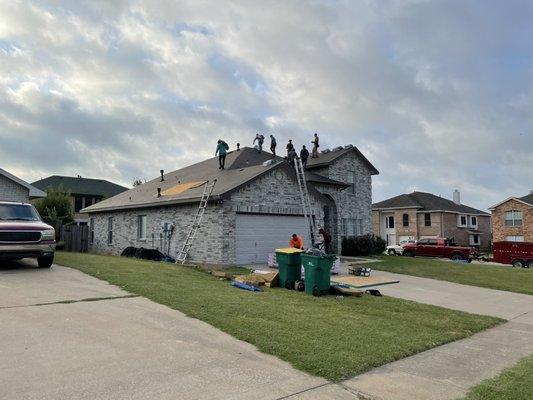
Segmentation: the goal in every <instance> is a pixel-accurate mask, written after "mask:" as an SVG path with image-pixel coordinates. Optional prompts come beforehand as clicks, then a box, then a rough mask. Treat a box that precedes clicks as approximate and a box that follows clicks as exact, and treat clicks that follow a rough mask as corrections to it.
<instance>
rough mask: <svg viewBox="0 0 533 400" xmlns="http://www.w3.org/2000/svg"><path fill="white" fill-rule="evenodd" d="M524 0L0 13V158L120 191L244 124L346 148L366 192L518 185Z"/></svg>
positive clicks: (527, 133)
mask: <svg viewBox="0 0 533 400" xmlns="http://www.w3.org/2000/svg"><path fill="white" fill-rule="evenodd" d="M532 17H533V7H532V6H531V4H530V2H526V1H509V2H505V3H502V2H497V1H486V2H482V3H481V2H477V1H447V2H440V1H425V0H410V1H395V0H390V1H383V2H373V1H367V2H363V1H362V2H352V1H336V2H330V1H318V0H317V1H313V2H308V1H303V0H302V1H293V2H279V1H267V2H261V3H254V2H247V1H228V2H223V3H222V2H211V1H183V2H174V1H163V2H157V3H154V2H150V1H140V0H139V1H134V0H131V1H126V0H124V1H113V2H107V1H101V2H74V3H73V2H70V1H60V2H57V1H53V2H52V1H50V2H48V1H39V2H37V1H35V2H33V1H20V2H4V3H2V4H0V160H2V167H3V168H6V169H8V170H10V171H12V172H14V173H16V174H18V175H20V176H21V177H23V178H25V179H27V180H30V181H31V180H33V179H38V178H40V177H43V176H46V175H48V174H55V173H58V174H70V175H72V174H77V173H79V174H81V175H84V176H94V177H103V178H107V179H111V180H115V181H117V182H120V183H124V184H128V183H130V182H131V180H132V179H133V177H144V178H151V177H153V176H156V175H157V173H158V170H159V169H161V168H163V169H165V170H171V169H175V168H179V167H181V166H184V165H187V164H189V163H192V162H196V161H198V160H200V159H202V158H205V157H208V156H211V155H212V154H213V152H214V149H213V147H214V146H213V143H215V141H216V139H218V138H219V137H223V138H225V139H226V140H227V141H228V142H229V143H232V144H234V143H236V142H240V143H242V144H243V145H249V144H251V141H252V139H253V136H254V134H255V132H257V131H263V132H268V133H270V132H274V133H275V134H276V135H277V137H278V141H280V142H283V141H285V140H286V139H288V138H289V137H290V138H292V139H293V140H295V141H296V142H297V143H305V142H309V141H310V135H311V134H312V133H313V132H315V131H317V132H319V133H320V134H321V137H322V141H323V143H324V145H327V146H336V145H339V144H347V143H354V144H355V145H357V146H358V147H359V148H360V149H361V150H362V151H363V152H364V153H365V154H366V155H367V156H368V158H369V159H370V160H371V161H372V162H373V163H374V164H375V165H376V167H377V168H378V169H379V170H380V171H381V174H380V175H379V176H378V177H376V178H375V180H374V199H375V200H376V201H379V200H382V199H384V198H386V197H389V196H393V195H396V194H399V193H402V192H407V191H410V190H412V189H413V188H416V189H417V190H426V191H431V192H434V193H437V194H442V195H444V196H450V195H451V192H452V191H453V189H455V188H458V189H460V190H461V191H462V192H463V200H464V201H465V202H466V203H468V204H470V205H473V206H477V207H479V208H486V207H488V206H489V205H491V204H493V203H496V202H497V201H499V200H501V199H502V198H504V197H506V196H509V195H523V194H526V193H527V192H528V190H529V189H533V187H531V186H532V184H531V183H532V182H533V152H532V151H531V149H532V148H533V134H532V133H531V128H532V127H533V119H532V118H533V117H532V115H531V109H532V106H533V90H532V83H531V82H533V80H532V79H531V78H532V72H533V42H531V40H530V38H531V37H532V36H533V27H532V26H531V24H530V21H531V19H532Z"/></svg>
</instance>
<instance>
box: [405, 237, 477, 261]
mask: <svg viewBox="0 0 533 400" xmlns="http://www.w3.org/2000/svg"><path fill="white" fill-rule="evenodd" d="M403 255H404V256H407V257H415V256H423V257H438V258H449V259H451V260H453V261H468V262H470V261H472V258H473V257H474V256H475V255H476V250H475V248H473V247H466V246H457V245H456V244H455V241H454V240H453V239H446V238H435V239H420V240H418V241H417V242H416V243H408V244H406V245H405V246H404V248H403Z"/></svg>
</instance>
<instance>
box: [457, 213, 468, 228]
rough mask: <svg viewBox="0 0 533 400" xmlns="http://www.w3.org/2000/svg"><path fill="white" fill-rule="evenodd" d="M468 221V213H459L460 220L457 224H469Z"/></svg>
mask: <svg viewBox="0 0 533 400" xmlns="http://www.w3.org/2000/svg"><path fill="white" fill-rule="evenodd" d="M466 221H467V218H466V215H459V221H458V224H457V226H466V225H467V223H466Z"/></svg>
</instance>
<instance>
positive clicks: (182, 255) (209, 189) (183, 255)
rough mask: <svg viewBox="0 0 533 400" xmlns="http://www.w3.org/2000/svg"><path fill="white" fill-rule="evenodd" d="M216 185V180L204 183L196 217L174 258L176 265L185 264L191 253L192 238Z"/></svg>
mask: <svg viewBox="0 0 533 400" xmlns="http://www.w3.org/2000/svg"><path fill="white" fill-rule="evenodd" d="M216 183H217V180H216V179H215V180H213V181H212V182H211V183H210V182H209V181H207V182H206V183H205V186H204V192H203V194H202V198H201V199H200V205H199V206H198V210H197V211H196V215H195V216H194V221H193V223H192V225H191V229H190V230H189V233H188V234H187V239H185V243H183V247H182V248H181V250H180V252H179V253H178V257H177V258H176V264H177V263H181V264H185V260H186V259H187V256H188V255H189V251H191V247H192V244H193V242H194V238H195V237H196V232H198V228H199V227H200V223H201V222H202V218H203V216H204V213H205V209H206V208H207V202H208V201H209V197H211V193H213V188H214V187H215V184H216Z"/></svg>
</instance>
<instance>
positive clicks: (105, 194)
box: [32, 175, 128, 225]
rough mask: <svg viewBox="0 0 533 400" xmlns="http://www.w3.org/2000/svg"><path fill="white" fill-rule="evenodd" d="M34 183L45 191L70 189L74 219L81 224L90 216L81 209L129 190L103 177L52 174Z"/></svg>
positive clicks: (85, 222)
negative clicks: (92, 177) (91, 177)
mask: <svg viewBox="0 0 533 400" xmlns="http://www.w3.org/2000/svg"><path fill="white" fill-rule="evenodd" d="M32 185H34V186H35V187H37V188H39V189H41V190H44V191H46V190H48V189H49V188H52V189H54V190H57V189H59V188H60V187H62V188H63V189H64V190H67V191H69V192H70V199H71V203H72V213H73V217H74V221H75V222H76V223H78V224H79V225H86V224H87V223H88V221H89V216H88V215H87V214H84V213H81V212H80V210H81V209H83V208H85V207H89V206H91V205H93V204H96V203H98V202H100V201H102V200H104V199H107V198H109V197H113V196H115V195H117V194H119V193H122V192H124V191H126V190H128V188H126V187H124V186H120V185H117V184H116V183H113V182H109V181H106V180H103V179H90V178H82V177H81V176H77V177H72V176H59V175H52V176H49V177H48V178H44V179H41V180H39V181H36V182H33V183H32Z"/></svg>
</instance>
